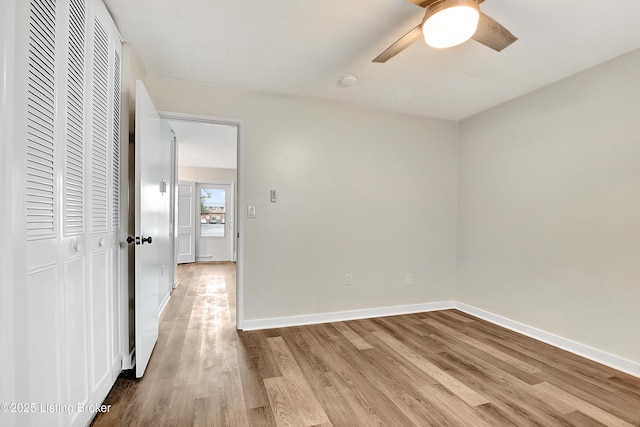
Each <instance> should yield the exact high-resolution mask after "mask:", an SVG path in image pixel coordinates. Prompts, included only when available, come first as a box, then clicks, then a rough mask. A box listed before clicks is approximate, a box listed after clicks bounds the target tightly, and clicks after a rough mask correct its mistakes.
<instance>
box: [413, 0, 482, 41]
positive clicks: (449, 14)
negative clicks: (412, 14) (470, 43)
mask: <svg viewBox="0 0 640 427" xmlns="http://www.w3.org/2000/svg"><path fill="white" fill-rule="evenodd" d="M479 20H480V8H479V7H478V4H477V3H476V2H475V1H474V0H442V1H439V2H437V3H435V4H433V5H432V6H429V7H427V13H426V15H425V16H424V19H423V21H422V34H423V35H424V41H425V42H427V44H428V45H429V46H431V47H435V48H447V47H453V46H457V45H459V44H461V43H464V42H465V41H467V40H469V39H470V38H471V37H473V35H474V34H475V32H476V30H477V29H478V21H479Z"/></svg>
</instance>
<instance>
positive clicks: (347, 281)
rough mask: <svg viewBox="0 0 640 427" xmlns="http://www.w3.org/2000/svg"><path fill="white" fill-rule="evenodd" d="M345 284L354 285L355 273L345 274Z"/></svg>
mask: <svg viewBox="0 0 640 427" xmlns="http://www.w3.org/2000/svg"><path fill="white" fill-rule="evenodd" d="M344 285H345V286H352V285H353V274H351V273H347V274H345V276H344Z"/></svg>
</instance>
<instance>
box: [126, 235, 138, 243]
mask: <svg viewBox="0 0 640 427" xmlns="http://www.w3.org/2000/svg"><path fill="white" fill-rule="evenodd" d="M135 241H136V239H134V238H133V237H132V236H127V243H128V244H132V243H133V242H135Z"/></svg>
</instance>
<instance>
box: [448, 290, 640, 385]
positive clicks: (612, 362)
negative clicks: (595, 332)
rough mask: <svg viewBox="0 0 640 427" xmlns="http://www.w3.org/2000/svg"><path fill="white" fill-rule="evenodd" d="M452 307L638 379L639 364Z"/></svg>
mask: <svg viewBox="0 0 640 427" xmlns="http://www.w3.org/2000/svg"><path fill="white" fill-rule="evenodd" d="M454 306H455V308H456V309H458V310H460V311H463V312H465V313H467V314H470V315H472V316H475V317H479V318H480V319H483V320H486V321H487V322H491V323H493V324H496V325H499V326H502V327H504V328H507V329H510V330H512V331H514V332H518V333H520V334H522V335H526V336H528V337H531V338H534V339H536V340H538V341H542V342H544V343H547V344H549V345H552V346H554V347H558V348H560V349H562V350H566V351H568V352H570V353H573V354H577V355H578V356H582V357H584V358H586V359H589V360H593V361H594V362H598V363H601V364H603V365H605V366H609V367H610V368H613V369H617V370H619V371H622V372H625V373H627V374H629V375H633V376H634V377H638V378H640V363H637V362H633V361H631V360H627V359H624V358H622V357H619V356H616V355H613V354H610V353H607V352H605V351H602V350H598V349H596V348H593V347H589V346H587V345H584V344H580V343H578V342H575V341H572V340H570V339H567V338H563V337H560V336H558V335H554V334H551V333H549V332H546V331H543V330H541V329H537V328H534V327H532V326H529V325H525V324H524V323H520V322H517V321H515V320H511V319H508V318H506V317H502V316H499V315H497V314H493V313H491V312H488V311H485V310H482V309H480V308H477V307H473V306H471V305H468V304H464V303H461V302H457V301H456V302H454Z"/></svg>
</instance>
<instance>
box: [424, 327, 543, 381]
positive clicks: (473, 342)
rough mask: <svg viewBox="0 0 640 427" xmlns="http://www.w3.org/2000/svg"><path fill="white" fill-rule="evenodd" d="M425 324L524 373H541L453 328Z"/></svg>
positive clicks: (533, 367)
mask: <svg viewBox="0 0 640 427" xmlns="http://www.w3.org/2000/svg"><path fill="white" fill-rule="evenodd" d="M424 322H425V323H427V324H429V325H431V326H433V327H434V328H436V329H439V330H441V331H443V332H444V333H445V334H447V335H448V336H450V337H454V338H456V339H458V340H460V341H462V342H464V343H467V344H469V345H471V346H473V347H475V348H477V349H478V350H481V351H483V352H485V353H487V354H490V355H491V356H493V357H495V358H496V359H500V360H502V361H504V362H506V363H509V364H511V365H513V366H515V367H516V368H518V369H520V370H522V371H524V372H528V373H530V374H536V373H538V372H540V369H538V368H536V367H535V366H531V365H530V364H528V363H526V362H523V361H522V360H519V359H517V358H515V357H513V356H510V355H509V354H507V353H504V352H502V351H499V350H496V349H495V348H494V347H491V346H490V345H487V344H485V343H483V342H482V341H479V340H476V339H475V338H472V337H470V336H467V335H465V334H463V333H461V332H458V331H456V330H455V329H453V328H450V327H448V326H447V325H445V324H443V323H440V322H438V321H436V320H433V319H428V320H424Z"/></svg>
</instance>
